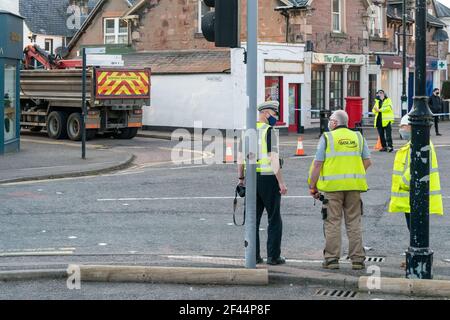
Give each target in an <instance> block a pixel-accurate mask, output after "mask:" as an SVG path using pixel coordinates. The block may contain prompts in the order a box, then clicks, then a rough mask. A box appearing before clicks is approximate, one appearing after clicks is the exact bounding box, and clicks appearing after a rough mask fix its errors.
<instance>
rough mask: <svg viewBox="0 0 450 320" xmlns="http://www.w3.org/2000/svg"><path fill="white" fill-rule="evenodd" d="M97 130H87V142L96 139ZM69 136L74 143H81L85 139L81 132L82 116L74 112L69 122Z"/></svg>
mask: <svg viewBox="0 0 450 320" xmlns="http://www.w3.org/2000/svg"><path fill="white" fill-rule="evenodd" d="M96 133H97V130H92V129H86V140H91V139H93V138H94V137H95V134H96ZM67 135H68V136H69V139H70V140H72V141H81V139H82V138H83V136H82V131H81V114H80V113H78V112H74V113H72V114H71V115H70V116H69V119H68V120H67Z"/></svg>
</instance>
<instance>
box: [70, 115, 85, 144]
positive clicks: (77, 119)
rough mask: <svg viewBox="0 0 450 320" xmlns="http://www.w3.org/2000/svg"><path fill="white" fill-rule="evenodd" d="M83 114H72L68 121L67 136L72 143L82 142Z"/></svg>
mask: <svg viewBox="0 0 450 320" xmlns="http://www.w3.org/2000/svg"><path fill="white" fill-rule="evenodd" d="M81 134H82V131H81V114H80V113H78V112H74V113H71V114H70V116H69V119H67V135H68V136H69V139H70V140H72V141H80V140H81Z"/></svg>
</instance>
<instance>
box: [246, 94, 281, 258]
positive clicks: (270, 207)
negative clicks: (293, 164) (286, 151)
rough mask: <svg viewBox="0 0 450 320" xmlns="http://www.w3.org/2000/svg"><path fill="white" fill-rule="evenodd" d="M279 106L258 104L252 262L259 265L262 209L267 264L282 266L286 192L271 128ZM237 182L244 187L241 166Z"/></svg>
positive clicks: (272, 102)
mask: <svg viewBox="0 0 450 320" xmlns="http://www.w3.org/2000/svg"><path fill="white" fill-rule="evenodd" d="M278 109H279V103H278V102H277V101H266V102H264V103H262V104H260V105H258V112H259V115H258V123H257V126H256V127H257V130H258V158H257V168H256V172H257V180H256V181H257V187H256V263H258V264H260V263H263V262H264V260H263V258H262V257H261V254H260V245H259V242H260V241H259V226H260V223H261V217H262V214H263V212H264V209H266V211H267V215H268V228H267V264H270V265H277V264H283V263H286V259H285V258H284V257H282V256H281V237H282V220H281V214H280V204H281V196H282V195H285V194H286V193H287V187H286V184H285V182H284V179H283V175H282V172H281V166H280V158H279V153H278V136H277V132H276V129H274V128H273V127H274V126H275V124H276V122H277V120H278ZM238 175H239V183H240V184H242V185H243V184H245V176H244V164H243V163H241V164H240V165H239V166H238Z"/></svg>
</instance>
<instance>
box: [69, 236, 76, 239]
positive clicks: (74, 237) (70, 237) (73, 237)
mask: <svg viewBox="0 0 450 320" xmlns="http://www.w3.org/2000/svg"><path fill="white" fill-rule="evenodd" d="M68 238H69V239H77V238H78V237H76V236H69V237H68Z"/></svg>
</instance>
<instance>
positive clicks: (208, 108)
mask: <svg viewBox="0 0 450 320" xmlns="http://www.w3.org/2000/svg"><path fill="white" fill-rule="evenodd" d="M303 48H304V46H303V45H280V44H268V43H262V44H260V45H259V52H258V103H261V102H263V101H264V99H265V97H264V92H265V76H282V77H283V95H284V97H283V101H284V104H285V108H284V122H285V123H286V127H287V126H288V123H289V109H288V101H289V84H290V83H300V84H302V83H303V82H304V75H303V74H282V73H279V74H277V73H273V74H272V73H270V74H265V72H264V61H265V60H267V59H269V60H277V61H278V60H279V61H297V62H298V61H303ZM243 53H244V50H243V49H232V50H231V74H204V75H203V74H192V75H153V76H152V89H151V94H152V102H151V104H152V105H151V106H149V107H145V108H144V119H143V125H144V126H163V127H188V128H192V127H194V122H197V121H201V122H202V126H203V128H217V129H244V128H245V124H246V113H247V112H246V111H247V106H248V98H247V82H246V73H247V72H246V71H247V66H246V65H245V64H244V55H243ZM302 91H303V90H302ZM255 121H256V119H255Z"/></svg>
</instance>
